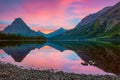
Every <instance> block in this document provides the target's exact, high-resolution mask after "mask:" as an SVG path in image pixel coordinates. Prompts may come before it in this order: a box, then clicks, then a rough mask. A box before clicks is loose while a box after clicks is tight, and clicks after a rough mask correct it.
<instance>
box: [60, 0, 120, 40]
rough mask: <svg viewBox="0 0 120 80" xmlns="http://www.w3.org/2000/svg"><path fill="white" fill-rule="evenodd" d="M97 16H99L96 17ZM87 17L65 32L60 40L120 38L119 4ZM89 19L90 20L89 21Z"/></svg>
mask: <svg viewBox="0 0 120 80" xmlns="http://www.w3.org/2000/svg"><path fill="white" fill-rule="evenodd" d="M100 13H102V14H100ZM97 14H100V15H99V16H97V17H96V16H95V15H97ZM88 17H91V18H88ZM88 17H86V18H84V19H83V20H82V21H81V22H80V23H79V24H78V25H77V26H76V27H75V28H74V29H71V30H68V31H66V32H65V33H64V34H62V35H61V37H60V38H62V39H64V38H66V37H73V36H74V37H76V38H79V37H80V38H81V37H82V38H83V37H84V38H88V37H96V36H97V37H103V38H111V37H112V38H115V37H120V2H119V3H117V4H115V5H114V6H111V7H107V8H104V9H103V10H102V11H99V12H98V13H95V14H93V15H90V16H88ZM92 17H93V18H92ZM89 19H92V20H91V21H89ZM85 22H86V23H85ZM81 25H83V26H82V27H81Z"/></svg>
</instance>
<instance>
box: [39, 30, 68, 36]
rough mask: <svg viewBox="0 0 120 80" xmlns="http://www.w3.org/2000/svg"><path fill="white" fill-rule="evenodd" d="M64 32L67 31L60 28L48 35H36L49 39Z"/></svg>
mask: <svg viewBox="0 0 120 80" xmlns="http://www.w3.org/2000/svg"><path fill="white" fill-rule="evenodd" d="M66 31H67V30H66V29H63V28H60V29H58V30H56V31H54V32H52V33H50V34H44V33H42V32H40V31H38V34H39V35H42V36H44V37H46V38H50V37H54V36H57V35H61V34H63V33H64V32H66Z"/></svg>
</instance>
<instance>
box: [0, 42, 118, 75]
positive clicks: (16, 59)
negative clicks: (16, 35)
mask: <svg viewBox="0 0 120 80" xmlns="http://www.w3.org/2000/svg"><path fill="white" fill-rule="evenodd" d="M8 43H10V42H4V45H0V61H1V62H5V63H11V64H14V65H17V66H19V67H21V68H27V69H30V68H34V69H40V70H47V69H54V70H55V71H64V72H69V73H77V74H93V75H97V74H100V75H105V74H108V75H120V45H119V43H117V42H101V41H99V42H90V41H81V42H80V41H66V42H65V41H48V42H46V43H41V44H39V43H22V44H17V43H15V44H14V45H12V44H8ZM18 43H19V42H18Z"/></svg>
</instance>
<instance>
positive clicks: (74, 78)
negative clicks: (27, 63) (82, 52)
mask: <svg viewBox="0 0 120 80" xmlns="http://www.w3.org/2000/svg"><path fill="white" fill-rule="evenodd" d="M0 80H120V78H119V77H117V76H113V75H85V74H74V73H66V72H62V71H59V72H54V71H53V70H44V71H43V70H34V69H30V70H28V69H21V68H19V67H17V66H14V65H12V64H9V63H7V64H5V63H1V62H0Z"/></svg>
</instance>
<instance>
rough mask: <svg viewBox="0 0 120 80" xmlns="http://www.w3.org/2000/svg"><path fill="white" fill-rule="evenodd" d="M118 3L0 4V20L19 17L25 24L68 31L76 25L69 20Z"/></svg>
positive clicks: (34, 0)
mask: <svg viewBox="0 0 120 80" xmlns="http://www.w3.org/2000/svg"><path fill="white" fill-rule="evenodd" d="M118 1H119V0H110V1H109V0H101V1H97V0H51V1H49V0H24V1H23V0H21V1H20V2H19V1H18V2H14V3H12V2H11V4H10V2H9V3H8V2H4V3H2V2H0V3H2V5H0V7H1V8H0V11H1V12H0V13H1V16H0V20H7V21H13V20H14V18H16V17H21V18H23V19H24V21H25V22H26V23H27V24H40V25H42V26H55V27H56V28H55V29H57V28H60V27H64V28H66V29H70V28H73V27H75V25H77V23H76V22H75V23H73V24H71V22H69V21H70V20H73V19H75V18H79V19H82V18H83V17H85V16H87V15H89V14H91V13H94V12H97V11H98V10H100V9H102V8H104V7H106V6H111V5H113V4H115V3H117V2H118ZM5 5H9V7H5ZM72 7H73V8H72ZM1 9H2V10H1ZM48 29H49V28H48ZM43 32H44V31H43ZM48 32H49V31H48ZM46 33H47V32H46Z"/></svg>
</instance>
